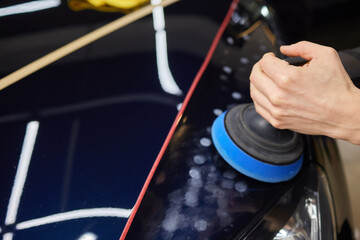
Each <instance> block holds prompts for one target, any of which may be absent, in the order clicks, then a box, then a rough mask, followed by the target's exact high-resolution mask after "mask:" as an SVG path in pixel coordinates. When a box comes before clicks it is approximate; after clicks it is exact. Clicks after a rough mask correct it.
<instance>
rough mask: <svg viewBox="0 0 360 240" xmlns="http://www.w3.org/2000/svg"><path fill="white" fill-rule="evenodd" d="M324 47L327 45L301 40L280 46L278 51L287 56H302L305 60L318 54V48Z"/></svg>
mask: <svg viewBox="0 0 360 240" xmlns="http://www.w3.org/2000/svg"><path fill="white" fill-rule="evenodd" d="M324 48H327V47H325V46H322V45H319V44H316V43H311V42H307V41H301V42H298V43H295V44H292V45H289V46H281V47H280V51H281V53H282V54H284V55H286V56H289V57H302V58H304V59H306V60H311V59H313V58H314V57H315V56H316V55H317V54H318V52H319V50H321V49H324Z"/></svg>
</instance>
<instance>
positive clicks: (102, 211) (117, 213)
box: [15, 208, 132, 230]
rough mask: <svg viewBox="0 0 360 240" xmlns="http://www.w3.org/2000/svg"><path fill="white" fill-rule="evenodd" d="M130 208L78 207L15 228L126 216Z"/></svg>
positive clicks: (20, 224) (23, 223)
mask: <svg viewBox="0 0 360 240" xmlns="http://www.w3.org/2000/svg"><path fill="white" fill-rule="evenodd" d="M131 211H132V209H123V208H91V209H80V210H74V211H70V212H63V213H57V214H53V215H49V216H46V217H42V218H37V219H32V220H29V221H25V222H22V223H19V224H17V225H16V227H15V228H16V229H17V230H22V229H28V228H33V227H38V226H42V225H46V224H50V223H57V222H63V221H69V220H74V219H80V218H92V217H118V218H128V217H129V216H130V213H131Z"/></svg>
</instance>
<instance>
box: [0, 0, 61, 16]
mask: <svg viewBox="0 0 360 240" xmlns="http://www.w3.org/2000/svg"><path fill="white" fill-rule="evenodd" d="M60 4H61V0H38V1H32V2H27V3H21V4H16V5H13V6H10V7H4V8H0V17H4V16H9V15H14V14H20V13H30V12H36V11H40V10H45V9H49V8H54V7H58V6H60Z"/></svg>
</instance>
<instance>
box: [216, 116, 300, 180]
mask: <svg viewBox="0 0 360 240" xmlns="http://www.w3.org/2000/svg"><path fill="white" fill-rule="evenodd" d="M225 115H226V112H225V113H223V114H222V115H220V116H219V117H217V118H216V120H215V121H214V123H213V126H212V130H211V131H212V132H211V134H212V139H213V142H214V145H215V147H216V149H217V151H218V152H219V154H220V155H221V156H222V157H223V158H224V160H225V161H226V162H227V163H229V164H230V165H231V166H232V167H233V168H235V169H236V170H237V171H239V172H241V173H242V174H244V175H246V176H248V177H251V178H253V179H256V180H259V181H262V182H268V183H277V182H283V181H287V180H290V179H291V178H293V177H294V176H295V175H296V174H297V173H298V172H299V171H300V168H301V165H302V162H303V154H301V155H300V157H299V158H298V159H295V161H291V162H290V163H288V164H284V163H282V164H271V163H269V162H266V161H263V160H261V159H256V158H254V157H252V156H251V155H249V154H248V153H246V152H244V151H243V150H242V149H241V148H240V147H239V146H238V145H237V144H236V143H234V141H233V140H232V138H231V137H230V136H229V134H228V132H227V130H226V127H225Z"/></svg>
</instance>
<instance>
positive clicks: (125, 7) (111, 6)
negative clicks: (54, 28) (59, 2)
mask: <svg viewBox="0 0 360 240" xmlns="http://www.w3.org/2000/svg"><path fill="white" fill-rule="evenodd" d="M148 2H150V0H69V1H68V6H69V7H70V9H71V10H73V11H81V10H85V9H92V10H97V11H101V12H123V13H128V12H131V11H133V10H135V9H137V8H139V7H141V6H143V5H145V4H146V3H148Z"/></svg>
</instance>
